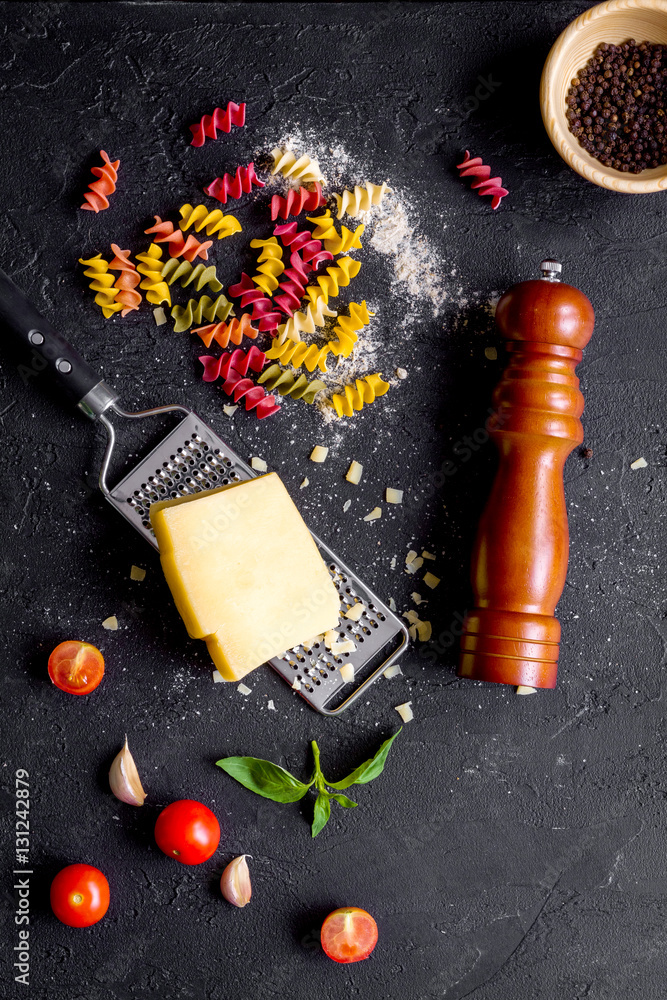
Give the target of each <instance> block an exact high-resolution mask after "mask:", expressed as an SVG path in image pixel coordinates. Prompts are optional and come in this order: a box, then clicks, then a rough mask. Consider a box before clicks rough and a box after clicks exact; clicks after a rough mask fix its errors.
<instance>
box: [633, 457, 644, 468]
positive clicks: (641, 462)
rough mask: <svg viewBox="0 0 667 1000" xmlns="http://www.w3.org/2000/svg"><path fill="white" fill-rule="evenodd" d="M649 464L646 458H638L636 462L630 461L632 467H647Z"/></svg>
mask: <svg viewBox="0 0 667 1000" xmlns="http://www.w3.org/2000/svg"><path fill="white" fill-rule="evenodd" d="M647 465H648V462H647V461H646V459H645V458H636V459H635V460H634V462H630V468H631V469H645V468H646V467H647Z"/></svg>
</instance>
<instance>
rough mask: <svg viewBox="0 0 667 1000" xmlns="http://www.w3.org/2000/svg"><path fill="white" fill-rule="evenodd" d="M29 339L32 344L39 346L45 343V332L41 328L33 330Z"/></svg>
mask: <svg viewBox="0 0 667 1000" xmlns="http://www.w3.org/2000/svg"><path fill="white" fill-rule="evenodd" d="M28 340H29V341H30V343H31V344H34V345H35V347H39V345H40V344H43V343H44V334H43V333H41V332H40V331H39V330H31V331H30V333H29V334H28Z"/></svg>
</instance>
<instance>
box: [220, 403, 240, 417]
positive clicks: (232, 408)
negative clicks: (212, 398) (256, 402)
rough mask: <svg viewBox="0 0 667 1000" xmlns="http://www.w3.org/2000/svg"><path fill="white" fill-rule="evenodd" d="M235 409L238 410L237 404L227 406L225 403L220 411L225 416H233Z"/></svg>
mask: <svg viewBox="0 0 667 1000" xmlns="http://www.w3.org/2000/svg"><path fill="white" fill-rule="evenodd" d="M237 410H238V406H227V405H225V406H223V408H222V412H223V413H224V415H225V416H226V417H233V416H234V414H235V413H236V411H237Z"/></svg>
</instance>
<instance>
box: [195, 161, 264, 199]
mask: <svg viewBox="0 0 667 1000" xmlns="http://www.w3.org/2000/svg"><path fill="white" fill-rule="evenodd" d="M253 184H254V185H255V186H256V187H261V188H263V187H264V181H260V180H259V178H258V177H257V175H256V174H255V164H254V163H249V164H248V166H247V167H237V168H236V174H235V175H234V176H233V177H232V175H231V174H225V175H224V177H216V178H215V180H213V181H211V183H210V184H208V185H207V186H206V187H205V188H204V194H207V195H208V196H209V197H210V198H215V199H216V201H221V202H222V204H223V205H226V204H227V199H228V198H240V197H241V195H242V194H250V192H251V191H252V186H253Z"/></svg>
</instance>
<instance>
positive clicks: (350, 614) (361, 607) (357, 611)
mask: <svg viewBox="0 0 667 1000" xmlns="http://www.w3.org/2000/svg"><path fill="white" fill-rule="evenodd" d="M365 610H366V605H365V604H362V603H361V601H357V603H356V604H353V605H352V607H351V608H348V609H347V611H346V612H345V614H344V615H343V617H344V618H349V619H350V621H353V622H358V621H359V619H360V618H361V616H362V615H363V613H364V611H365Z"/></svg>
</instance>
